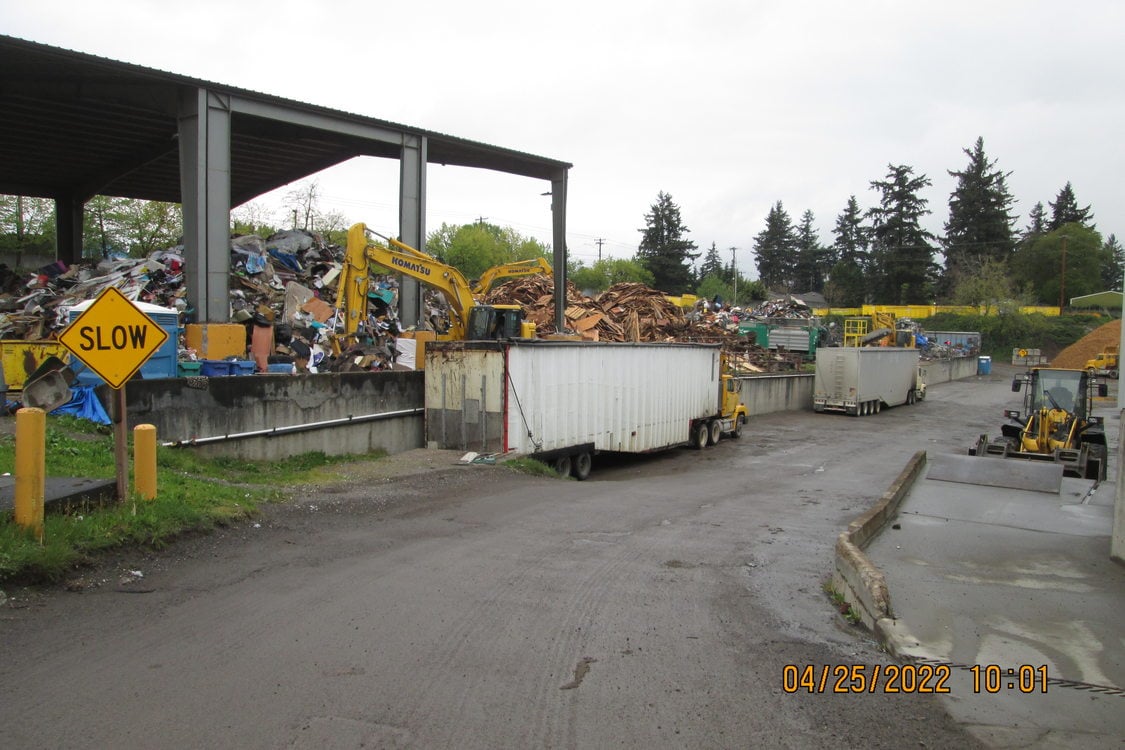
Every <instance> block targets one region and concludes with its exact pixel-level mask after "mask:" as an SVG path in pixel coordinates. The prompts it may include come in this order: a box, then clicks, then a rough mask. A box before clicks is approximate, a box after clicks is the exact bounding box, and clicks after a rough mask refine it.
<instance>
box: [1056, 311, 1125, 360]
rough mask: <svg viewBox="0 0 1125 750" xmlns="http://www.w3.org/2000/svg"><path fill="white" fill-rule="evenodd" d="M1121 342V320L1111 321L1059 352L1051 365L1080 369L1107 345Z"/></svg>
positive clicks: (1115, 344)
mask: <svg viewBox="0 0 1125 750" xmlns="http://www.w3.org/2000/svg"><path fill="white" fill-rule="evenodd" d="M1120 343H1121V321H1120V320H1113V321H1110V322H1109V323H1106V324H1105V325H1103V326H1099V327H1098V328H1095V329H1094V330H1092V331H1090V332H1089V333H1088V334H1086V335H1085V336H1083V337H1082V338H1080V339H1078V340H1077V341H1075V342H1074V343H1073V344H1071V345H1070V346H1068V347H1066V348H1065V349H1063V350H1062V351H1061V352H1059V353H1058V356H1056V357H1055V358H1054V359H1053V360H1051V367H1065V368H1071V369H1075V370H1080V369H1082V368H1083V367H1085V366H1086V363H1087V362H1089V361H1090V360H1091V359H1093V358H1094V357H1096V356H1098V355H1099V354H1101V353H1102V352H1104V351H1105V348H1106V347H1107V346H1117V345H1119V344H1120Z"/></svg>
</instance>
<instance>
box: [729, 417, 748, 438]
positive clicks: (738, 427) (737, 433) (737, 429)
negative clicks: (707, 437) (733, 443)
mask: <svg viewBox="0 0 1125 750" xmlns="http://www.w3.org/2000/svg"><path fill="white" fill-rule="evenodd" d="M745 421H746V420H744V419H743V418H742V417H736V418H735V420H734V429H733V430H731V432H730V436H731V437H732V438H734V439H735V440H738V439H739V438H740V437H742V424H743V422H745Z"/></svg>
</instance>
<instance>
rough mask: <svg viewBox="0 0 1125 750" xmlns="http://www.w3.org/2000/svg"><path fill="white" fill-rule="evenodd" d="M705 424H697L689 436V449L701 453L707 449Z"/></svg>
mask: <svg viewBox="0 0 1125 750" xmlns="http://www.w3.org/2000/svg"><path fill="white" fill-rule="evenodd" d="M707 435H708V432H707V423H706V422H697V423H696V425H695V427H694V428H693V431H692V434H691V447H692V448H695V449H696V450H697V451H701V450H703V449H704V448H706V447H707Z"/></svg>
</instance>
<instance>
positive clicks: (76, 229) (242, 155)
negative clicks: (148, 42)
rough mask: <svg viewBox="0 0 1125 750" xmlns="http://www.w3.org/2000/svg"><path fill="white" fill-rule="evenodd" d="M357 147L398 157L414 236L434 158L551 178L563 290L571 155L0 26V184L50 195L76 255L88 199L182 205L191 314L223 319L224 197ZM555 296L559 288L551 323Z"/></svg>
mask: <svg viewBox="0 0 1125 750" xmlns="http://www.w3.org/2000/svg"><path fill="white" fill-rule="evenodd" d="M356 156H378V157H384V158H388V159H398V160H399V163H400V180H399V184H400V190H399V233H400V235H401V237H402V239H403V241H404V242H406V243H407V244H410V245H413V246H415V247H423V246H424V243H425V233H426V167H427V165H428V164H430V163H440V164H443V165H453V166H461V167H477V168H480V169H488V170H494V171H499V172H507V173H509V174H514V175H520V176H524V177H533V178H538V179H542V180H547V181H549V182H550V192H551V209H552V212H553V216H552V230H553V236H552V239H553V243H552V244H553V248H554V273H555V279H556V283H559V284H561V285H562V287H563V288H565V281H566V189H567V175H568V172H569V169H570V167H571V166H572V165H571V164H568V163H566V162H562V161H556V160H554V159H547V158H544V157H539V156H533V155H531V154H525V153H521V152H518V151H513V150H510V149H505V148H499V147H496V146H489V145H487V144H483V143H476V142H473V141H468V140H465V139H462V138H455V137H453V136H449V135H443V134H440V133H434V132H430V131H427V130H422V129H420V128H414V127H410V126H406V125H398V124H395V123H392V122H387V121H385V120H377V119H374V118H371V117H364V116H362V115H357V114H351V113H348V112H342V111H338V110H332V109H328V108H325V107H318V106H315V105H311V104H305V103H303V102H297V101H292V100H289V99H282V98H280V97H276V96H270V95H268V94H261V93H256V92H253V91H246V90H243V89H238V88H234V87H231V86H226V85H223V84H219V83H211V82H208V81H201V80H196V79H192V78H188V77H186V76H181V75H176V74H174V73H166V72H164V71H159V70H154V69H151V68H144V67H141V66H138V65H131V64H128V63H123V62H118V61H115V60H109V59H107V58H103V57H97V56H94V55H88V54H83V53H79V52H73V51H70V50H65V49H60V48H58V47H51V46H47V45H43V44H38V43H35V42H29V41H25V40H22V39H17V38H14V37H10V36H3V35H0V193H6V194H13V195H25V196H34V197H39V198H50V199H53V200H54V201H55V203H56V207H57V209H58V210H57V215H58V251H57V252H58V257H59V258H60V259H62V260H65V261H68V262H73V261H75V260H77V259H78V258H79V257H81V252H82V211H83V205H84V204H85V203H86V201H88V200H89V199H90V198H92V197H93V196H95V195H110V196H116V197H125V198H141V199H146V200H158V201H167V202H173V203H180V204H182V206H183V214H184V244H185V251H186V253H187V254H188V258H189V260H190V262H189V263H188V264H187V278H186V279H185V281H186V284H187V290H188V294H189V296H190V299H191V300H192V301H193V302H194V304H195V306H196V309H197V311H198V318H199V320H200V321H206V322H222V321H225V320H226V319H227V317H228V310H229V292H230V289H229V285H230V282H229V270H230V210H231V207H232V206H237V205H239V204H241V203H244V202H245V201H247V200H250V199H252V198H254V197H255V196H258V195H261V194H263V193H266V192H268V191H270V190H273V189H275V188H278V187H281V186H283V185H285V184H287V183H289V182H292V181H293V180H296V179H299V178H301V177H304V176H307V175H310V174H314V173H316V172H318V171H320V170H322V169H325V168H327V167H330V166H333V165H335V164H339V163H341V162H344V161H347V160H348V159H351V158H353V157H356ZM406 281H407V282H409V283H405V284H404V285H403V290H402V314H403V319H404V322H406V323H414V322H416V321H417V317H418V313H419V307H420V304H421V300H420V295H419V293H418V287H417V284H416V283H415V282H411V281H410V280H406ZM564 304H565V295H559V296H558V298H557V299H556V318H557V319H558V321H559V324H560V325H561V324H562V319H563V317H562V316H563V313H562V310H563V306H564Z"/></svg>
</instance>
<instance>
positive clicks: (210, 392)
mask: <svg viewBox="0 0 1125 750" xmlns="http://www.w3.org/2000/svg"><path fill="white" fill-rule="evenodd" d="M924 366H925V368H926V370H927V382H928V383H931V384H932V383H941V382H947V381H949V380H957V379H959V378H965V377H970V376H972V375H975V374H976V366H977V363H976V359H974V358H964V359H954V360H945V361H938V362H929V363H925V365H924ZM424 378H425V374H424V373H422V372H357V373H344V374H327V375H298V376H285V375H249V376H240V377H223V378H173V379H167V380H136V381H132V382H130V383H129V384H128V386H127V387H126V390H125V392H126V398H127V407H126V412H127V420H128V423H129V426H130V427H134V426H136V425H137V424H144V423H147V424H153V425H156V431H157V433H156V434H157V439H158V440H160V441H161V442H181V443H187V442H191V441H193V440H194V441H196V444H197V445H198V446H199V447H198V450H201V451H204V452H206V453H208V454H215V455H227V456H237V457H240V458H247V459H261V460H277V459H282V458H285V457H287V456H292V455H297V454H299V453H305V452H309V451H321V452H324V453H327V454H330V455H339V454H348V453H355V454H361V453H368V452H370V451H373V450H379V449H381V450H384V451H386V452H388V453H397V452H400V451H404V450H409V449H412V448H420V447H422V446H423V445H424V417H423V412H424V409H423V407H424V400H425V392H424V382H425V381H424ZM812 392H813V376H812V375H811V374H800V375H754V376H750V377H746V378H743V379H742V400H743V403H745V404H746V406H747V408H748V409H749V410H750V415H751V418H753V417H754V415H761V414H771V413H773V412H779V411H799V410H806V409H811V408H812ZM99 395H101V397H102V402H103V403H106V404H108V403H110V402H111V398H110V392H109V390H108V389H107V388H105V387H104V386H103V387H102V388H101V389H100V391H99ZM404 411H407V412H410V413H407V414H399V412H404ZM349 418H350V419H349ZM260 431H268V432H269V434H268V435H261V436H244V433H254V432H260ZM224 436H232V437H230V438H229V439H224V440H212V438H222V437H224Z"/></svg>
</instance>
